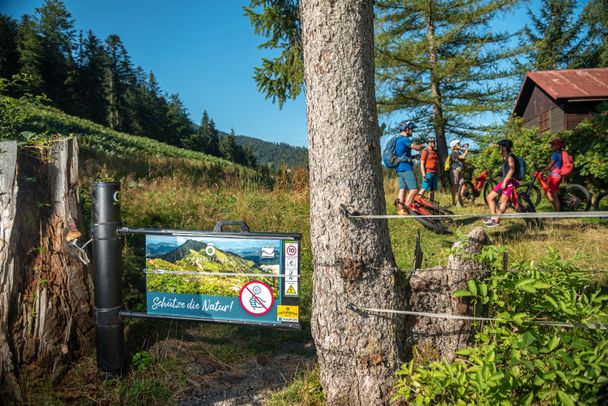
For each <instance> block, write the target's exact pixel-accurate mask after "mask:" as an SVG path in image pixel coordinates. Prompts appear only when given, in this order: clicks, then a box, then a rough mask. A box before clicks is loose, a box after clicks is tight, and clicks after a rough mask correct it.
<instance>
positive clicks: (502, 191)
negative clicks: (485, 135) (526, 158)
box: [484, 140, 519, 227]
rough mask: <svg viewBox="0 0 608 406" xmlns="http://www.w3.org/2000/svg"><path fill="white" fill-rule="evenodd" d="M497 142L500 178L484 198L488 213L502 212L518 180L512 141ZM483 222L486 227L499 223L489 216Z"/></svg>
mask: <svg viewBox="0 0 608 406" xmlns="http://www.w3.org/2000/svg"><path fill="white" fill-rule="evenodd" d="M497 144H498V146H499V148H500V153H501V155H502V157H503V164H502V179H501V181H500V182H499V183H498V185H496V187H494V189H492V191H491V192H490V193H488V196H487V197H486V200H487V202H488V207H490V213H492V214H503V213H504V212H505V211H506V210H507V203H508V202H509V198H510V197H511V196H512V195H513V191H514V190H515V188H516V187H517V186H519V181H518V180H517V179H516V178H515V174H516V173H519V168H518V166H519V160H518V159H517V157H516V156H515V154H513V153H512V152H511V149H512V148H513V142H512V141H510V140H500V141H498V142H497ZM498 196H500V202H499V205H498V207H497V205H496V198H497V197H498ZM484 223H485V225H486V226H487V227H497V226H499V225H500V218H498V217H490V218H489V219H487V220H484Z"/></svg>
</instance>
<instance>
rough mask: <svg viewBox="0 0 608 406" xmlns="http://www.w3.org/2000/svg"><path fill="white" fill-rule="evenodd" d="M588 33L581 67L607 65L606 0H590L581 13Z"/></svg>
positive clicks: (607, 1)
mask: <svg viewBox="0 0 608 406" xmlns="http://www.w3.org/2000/svg"><path fill="white" fill-rule="evenodd" d="M582 21H583V22H584V23H585V26H586V28H587V30H588V33H589V41H588V43H587V44H586V45H585V47H584V49H583V52H582V55H581V58H580V61H581V66H582V67H590V68H593V67H608V0H590V1H589V2H588V3H587V4H586V5H585V9H584V11H583V14H582Z"/></svg>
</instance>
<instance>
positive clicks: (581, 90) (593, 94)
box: [513, 68, 608, 114]
mask: <svg viewBox="0 0 608 406" xmlns="http://www.w3.org/2000/svg"><path fill="white" fill-rule="evenodd" d="M534 84H535V85H537V86H538V87H540V88H541V89H542V90H543V91H544V92H545V93H547V94H548V95H549V96H550V97H551V98H552V99H553V100H558V99H593V98H602V99H604V98H608V68H595V69H565V70H547V71H539V72H528V73H527V74H526V77H525V78H524V82H523V83H522V86H521V89H520V91H519V95H518V96H517V101H516V102H515V107H514V108H513V113H515V114H518V113H519V112H523V109H524V108H525V106H520V104H523V103H524V102H526V103H527V101H528V98H529V96H530V94H531V90H532V88H533V87H534V86H533V85H534Z"/></svg>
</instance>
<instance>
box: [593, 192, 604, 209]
mask: <svg viewBox="0 0 608 406" xmlns="http://www.w3.org/2000/svg"><path fill="white" fill-rule="evenodd" d="M593 209H594V210H596V211H608V192H602V193H600V194H599V195H597V198H596V199H595V203H594V204H593Z"/></svg>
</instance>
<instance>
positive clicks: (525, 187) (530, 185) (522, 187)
mask: <svg viewBox="0 0 608 406" xmlns="http://www.w3.org/2000/svg"><path fill="white" fill-rule="evenodd" d="M497 184H498V181H497V180H495V179H489V180H488V182H487V184H486V187H485V189H484V193H483V197H484V200H485V198H486V196H487V195H488V193H490V192H491V191H492V189H494V187H495V186H496V185H497ZM517 189H518V190H519V193H525V194H526V195H527V196H528V197H529V198H530V201H531V202H532V203H533V204H534V206H538V205H539V204H540V201H541V200H542V199H543V194H542V193H541V191H540V189H539V188H538V186H536V185H535V184H534V178H532V181H531V182H525V183H520V184H519V186H518V187H517Z"/></svg>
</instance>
